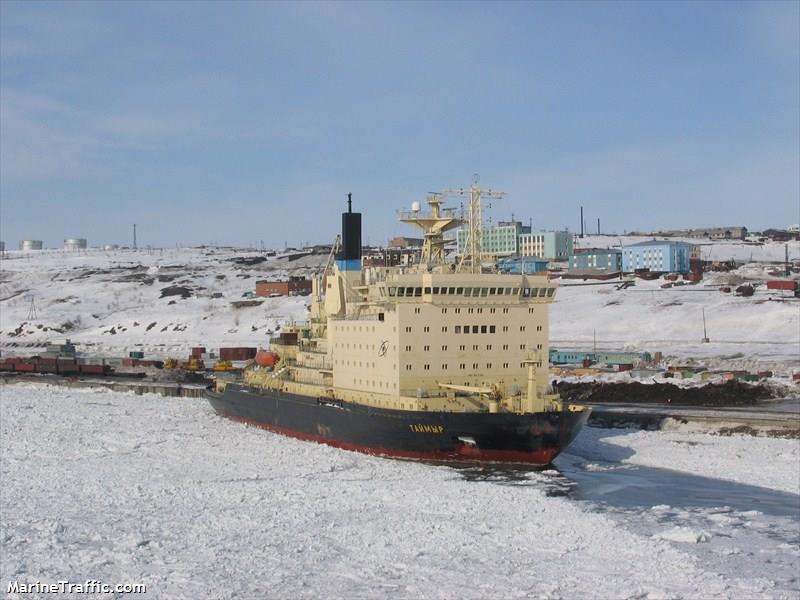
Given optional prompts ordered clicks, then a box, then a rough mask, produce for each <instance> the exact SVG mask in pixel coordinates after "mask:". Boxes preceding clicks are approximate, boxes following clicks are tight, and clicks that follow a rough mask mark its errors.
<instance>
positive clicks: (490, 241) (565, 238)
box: [456, 221, 572, 260]
mask: <svg viewBox="0 0 800 600" xmlns="http://www.w3.org/2000/svg"><path fill="white" fill-rule="evenodd" d="M467 235H468V232H467V230H466V229H465V228H462V229H460V230H459V231H458V233H457V237H456V241H457V247H458V250H457V251H458V254H463V253H464V249H465V247H466V245H467ZM481 252H482V253H483V254H484V255H491V256H496V257H505V256H524V257H531V256H537V257H540V258H544V259H547V260H567V259H568V258H569V255H570V254H572V234H571V233H570V232H568V231H532V230H531V227H530V226H528V225H523V224H522V223H521V222H520V221H500V222H498V223H497V225H494V226H493V227H485V228H484V229H483V233H482V237H481Z"/></svg>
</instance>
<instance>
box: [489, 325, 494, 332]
mask: <svg viewBox="0 0 800 600" xmlns="http://www.w3.org/2000/svg"><path fill="white" fill-rule="evenodd" d="M494 331H495V326H494V325H489V333H494Z"/></svg>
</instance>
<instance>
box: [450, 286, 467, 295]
mask: <svg viewBox="0 0 800 600" xmlns="http://www.w3.org/2000/svg"><path fill="white" fill-rule="evenodd" d="M450 289H452V288H450ZM450 293H451V294H452V293H453V292H450ZM463 293H464V288H463V287H460V288H456V294H457V295H458V296H460V295H461V294H463Z"/></svg>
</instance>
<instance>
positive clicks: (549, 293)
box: [547, 288, 556, 298]
mask: <svg viewBox="0 0 800 600" xmlns="http://www.w3.org/2000/svg"><path fill="white" fill-rule="evenodd" d="M555 293H556V289H555V288H547V297H548V298H552V297H553V294H555Z"/></svg>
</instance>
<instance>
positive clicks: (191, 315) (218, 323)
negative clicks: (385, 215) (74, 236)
mask: <svg viewBox="0 0 800 600" xmlns="http://www.w3.org/2000/svg"><path fill="white" fill-rule="evenodd" d="M622 241H623V242H624V243H628V242H630V241H634V240H633V239H629V238H625V239H623V240H622ZM582 243H583V244H584V245H586V246H601V245H613V244H616V243H619V239H618V238H616V237H613V238H612V237H607V236H601V237H598V238H584V240H582ZM703 252H704V253H705V254H704V257H705V255H706V254H710V255H712V256H713V257H717V256H718V255H719V258H720V259H726V260H727V259H729V258H737V259H740V260H751V259H752V260H754V261H765V262H769V261H774V260H782V258H783V253H784V244H775V243H773V244H765V245H760V246H758V245H750V244H743V243H737V242H724V243H723V242H719V243H709V244H708V245H704V246H703ZM789 254H790V258H798V256H800V244H799V243H798V242H792V243H790V245H789ZM263 256H264V255H263V254H259V253H256V252H243V251H236V250H233V249H223V248H205V249H199V248H198V249H191V248H189V249H164V250H148V251H138V252H134V251H130V250H116V251H100V250H89V251H84V252H68V251H45V252H31V253H20V252H9V253H7V258H6V259H4V260H3V261H2V263H0V267H2V274H0V349H9V348H10V345H11V344H16V345H17V347H16V351H20V350H21V351H24V350H25V348H26V347H29V345H31V344H34V345H35V344H42V343H44V342H46V341H48V340H53V339H62V340H63V339H64V338H65V337H70V338H72V339H73V340H74V341H76V342H78V343H79V344H81V346H82V349H83V350H85V351H88V352H94V353H98V352H106V353H111V352H114V353H119V354H120V355H124V354H126V353H127V351H128V350H132V349H136V350H144V351H145V352H146V353H148V354H149V355H153V354H155V355H161V356H167V355H172V356H182V355H184V354H186V352H187V350H188V348H190V347H191V346H195V345H203V346H206V347H208V348H210V349H213V348H216V347H219V346H223V345H225V346H237V345H248V346H251V345H252V346H255V345H264V344H266V342H267V340H268V338H269V335H270V334H269V332H271V331H274V330H275V329H276V328H277V327H278V326H279V325H280V324H281V323H283V322H285V321H287V320H302V319H304V318H305V316H306V314H307V312H306V305H307V304H308V298H302V297H294V298H265V299H259V300H263V302H262V303H261V304H260V305H258V306H249V307H239V308H236V307H235V306H233V305H232V304H231V302H234V301H240V300H243V294H245V293H247V292H252V291H254V290H255V282H256V281H257V280H259V279H273V278H282V277H285V276H286V275H288V274H293V275H308V274H309V273H311V272H312V271H314V270H315V269H317V268H319V266H320V265H321V264H322V263H324V261H325V259H326V257H325V256H321V255H318V256H309V257H303V258H300V259H298V260H294V261H289V260H288V259H287V258H285V257H284V258H280V257H270V258H269V259H268V260H265V261H264V262H259V263H256V264H243V263H242V262H241V260H242V259H248V260H251V259H256V260H258V259H261V258H263ZM237 261H239V262H237ZM771 268H772V267H769V266H768V265H766V264H763V263H761V264H756V263H753V264H748V265H745V266H743V267H741V268H740V269H738V270H737V272H736V273H733V274H730V273H721V274H709V275H708V277H707V278H706V280H704V281H702V282H700V283H699V284H697V285H691V286H689V285H687V286H682V287H675V288H671V289H661V288H660V284H661V282H660V281H652V282H647V281H641V280H637V281H636V285H635V286H633V287H630V288H628V289H625V290H617V289H615V285H614V284H613V283H612V284H608V283H605V284H601V285H581V284H582V283H583V282H581V281H575V280H564V281H563V282H562V286H561V289H560V290H559V292H558V294H557V295H556V301H555V303H554V304H553V305H552V309H551V329H550V339H551V347H555V348H559V349H588V348H591V347H592V346H593V345H594V343H595V340H596V342H597V345H598V347H599V348H608V349H619V348H628V349H632V350H640V351H649V352H651V353H652V352H656V351H662V352H663V353H664V354H665V355H667V356H677V357H680V358H681V359H684V358H689V357H695V358H698V359H700V360H703V361H704V362H705V363H706V364H707V365H708V366H709V367H716V366H721V367H722V366H724V367H727V368H731V367H736V368H759V367H761V368H773V369H777V370H781V367H783V370H784V371H785V372H788V371H789V370H791V369H795V368H798V367H800V303H798V302H796V301H794V300H792V301H788V300H787V299H786V294H785V293H784V292H773V291H767V290H766V288H765V286H763V285H762V286H761V287H759V288H757V290H756V293H755V295H754V296H753V297H750V298H740V297H735V296H734V295H733V294H725V293H723V292H720V291H719V290H718V286H719V285H720V284H723V283H732V282H736V281H739V280H749V281H753V280H755V281H762V282H763V281H765V280H768V279H771V278H773V277H772V276H771V275H769V273H768V271H769V270H770V269H771ZM170 286H182V287H186V288H188V289H189V291H190V292H191V294H192V295H191V296H190V297H188V298H181V297H180V296H174V295H173V296H164V297H162V291H163V290H164V289H165V288H169V287H170ZM34 309H35V315H34ZM703 310H705V317H706V324H707V332H708V337H709V338H710V340H711V342H710V343H707V344H704V343H701V341H700V340H701V339H702V337H703Z"/></svg>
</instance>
